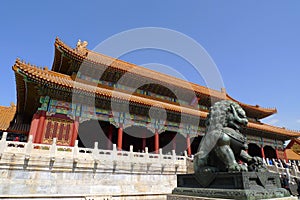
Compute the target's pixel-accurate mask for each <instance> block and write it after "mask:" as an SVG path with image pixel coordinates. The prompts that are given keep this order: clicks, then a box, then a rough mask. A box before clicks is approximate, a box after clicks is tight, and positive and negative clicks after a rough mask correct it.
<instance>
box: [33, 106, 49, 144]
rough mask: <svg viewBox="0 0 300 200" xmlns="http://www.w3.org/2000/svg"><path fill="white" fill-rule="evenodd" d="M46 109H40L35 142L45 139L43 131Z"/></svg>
mask: <svg viewBox="0 0 300 200" xmlns="http://www.w3.org/2000/svg"><path fill="white" fill-rule="evenodd" d="M45 119H46V111H44V110H42V111H40V118H39V124H38V127H37V131H36V137H35V140H34V142H35V143H42V141H43V138H42V137H43V132H44V127H45Z"/></svg>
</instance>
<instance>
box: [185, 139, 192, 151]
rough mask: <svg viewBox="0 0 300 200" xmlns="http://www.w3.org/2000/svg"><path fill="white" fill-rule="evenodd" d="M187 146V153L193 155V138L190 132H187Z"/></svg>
mask: <svg viewBox="0 0 300 200" xmlns="http://www.w3.org/2000/svg"><path fill="white" fill-rule="evenodd" d="M186 147H187V154H188V156H190V155H192V149H191V138H190V135H189V134H187V136H186Z"/></svg>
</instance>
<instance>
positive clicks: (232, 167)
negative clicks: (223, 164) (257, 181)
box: [228, 163, 248, 172]
mask: <svg viewBox="0 0 300 200" xmlns="http://www.w3.org/2000/svg"><path fill="white" fill-rule="evenodd" d="M245 171H248V169H247V167H246V166H245V165H239V164H238V163H234V164H232V165H230V166H229V167H228V172H245Z"/></svg>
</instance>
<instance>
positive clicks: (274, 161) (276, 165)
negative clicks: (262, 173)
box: [272, 158, 279, 173]
mask: <svg viewBox="0 0 300 200" xmlns="http://www.w3.org/2000/svg"><path fill="white" fill-rule="evenodd" d="M272 160H273V164H274V166H275V169H276V172H277V173H279V169H278V162H277V161H276V160H275V159H274V158H273V159H272Z"/></svg>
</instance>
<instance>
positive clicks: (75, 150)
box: [73, 140, 79, 163]
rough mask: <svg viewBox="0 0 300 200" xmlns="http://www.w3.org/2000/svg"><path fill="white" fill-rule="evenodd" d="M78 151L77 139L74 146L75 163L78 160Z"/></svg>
mask: <svg viewBox="0 0 300 200" xmlns="http://www.w3.org/2000/svg"><path fill="white" fill-rule="evenodd" d="M78 153H79V148H78V140H75V144H74V147H73V162H74V163H77V162H78Z"/></svg>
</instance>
